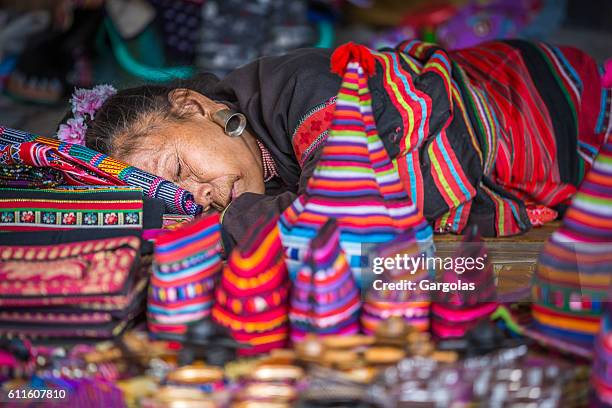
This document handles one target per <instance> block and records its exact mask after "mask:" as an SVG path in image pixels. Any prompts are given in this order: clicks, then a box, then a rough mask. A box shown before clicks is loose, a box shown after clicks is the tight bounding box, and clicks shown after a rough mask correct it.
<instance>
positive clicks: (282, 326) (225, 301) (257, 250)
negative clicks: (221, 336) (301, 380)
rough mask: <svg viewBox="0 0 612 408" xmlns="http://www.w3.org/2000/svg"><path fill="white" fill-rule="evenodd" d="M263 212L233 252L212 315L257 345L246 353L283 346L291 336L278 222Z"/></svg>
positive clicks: (238, 337) (243, 339)
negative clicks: (265, 216) (265, 215)
mask: <svg viewBox="0 0 612 408" xmlns="http://www.w3.org/2000/svg"><path fill="white" fill-rule="evenodd" d="M277 223H278V217H272V218H261V219H260V220H259V221H258V222H257V223H255V224H254V225H253V226H252V227H251V228H250V229H249V232H248V233H247V236H246V238H245V240H244V241H243V242H241V243H239V244H238V246H237V247H236V248H235V249H234V250H233V251H232V253H231V254H230V256H229V259H228V262H227V265H226V266H225V268H224V269H223V274H222V277H221V281H220V282H219V285H218V287H217V290H216V292H215V300H216V301H215V305H214V306H213V312H212V316H213V319H215V320H216V321H217V322H218V323H219V324H221V325H222V326H225V327H227V328H229V329H230V331H231V333H232V336H233V337H234V338H235V339H236V340H237V341H239V342H241V343H245V344H249V345H250V346H251V347H250V348H247V349H242V350H240V353H241V354H242V355H252V354H258V353H264V352H267V351H270V350H272V349H275V348H282V347H284V346H285V345H286V344H287V339H288V337H289V324H288V323H289V322H288V302H289V284H290V283H289V279H288V275H287V266H286V264H285V259H284V256H283V247H282V243H281V241H280V234H279V231H278V227H277Z"/></svg>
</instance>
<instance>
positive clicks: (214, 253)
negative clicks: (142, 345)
mask: <svg viewBox="0 0 612 408" xmlns="http://www.w3.org/2000/svg"><path fill="white" fill-rule="evenodd" d="M219 272H221V227H220V225H219V215H218V214H213V215H209V216H207V217H203V218H201V219H199V220H197V221H195V222H192V223H189V224H185V225H184V226H182V227H180V228H177V229H175V230H172V231H169V232H167V233H164V234H161V235H160V236H159V237H158V238H157V240H156V244H155V256H154V263H153V276H152V277H151V285H150V289H149V297H148V301H147V302H148V324H149V330H150V331H151V332H153V333H156V334H157V335H159V336H163V334H164V333H172V334H183V333H184V332H185V331H186V328H187V325H188V324H190V323H193V322H196V321H198V320H200V319H202V318H204V317H206V316H208V315H209V314H210V309H211V307H212V303H213V293H214V292H213V291H214V287H215V281H216V280H217V279H218V275H219Z"/></svg>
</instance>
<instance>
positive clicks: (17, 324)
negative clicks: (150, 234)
mask: <svg viewBox="0 0 612 408" xmlns="http://www.w3.org/2000/svg"><path fill="white" fill-rule="evenodd" d="M82 232H83V231H82V230H81V231H69V232H64V231H62V232H59V231H50V232H41V233H38V232H37V233H36V234H37V235H39V234H42V235H46V236H47V237H46V240H47V241H48V242H55V244H54V245H28V244H20V243H19V242H30V241H35V240H36V237H32V236H31V234H33V233H12V234H10V236H9V235H8V234H7V235H2V236H0V238H1V240H2V243H1V244H2V245H0V281H1V282H2V285H0V286H1V287H0V309H1V310H0V335H9V336H24V337H29V338H52V337H53V338H111V337H114V336H117V335H119V334H120V333H121V332H123V330H125V329H126V328H127V327H129V326H130V325H131V323H132V322H133V320H134V318H136V317H137V316H138V315H139V314H140V313H142V312H143V311H144V307H143V306H144V298H145V294H146V285H147V281H148V278H147V276H148V269H149V267H150V261H149V262H148V263H147V262H146V261H144V260H143V258H141V249H142V248H141V240H140V238H139V237H138V236H137V235H129V234H132V233H131V232H129V231H127V230H121V231H119V230H114V231H113V234H115V235H116V236H112V237H110V238H103V239H96V240H83V235H84V234H82ZM133 234H137V233H133ZM12 242H15V243H12Z"/></svg>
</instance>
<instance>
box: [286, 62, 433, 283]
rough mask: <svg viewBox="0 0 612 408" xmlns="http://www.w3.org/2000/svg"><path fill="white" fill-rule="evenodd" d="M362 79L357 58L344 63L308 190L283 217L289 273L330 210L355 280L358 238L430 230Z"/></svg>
mask: <svg viewBox="0 0 612 408" xmlns="http://www.w3.org/2000/svg"><path fill="white" fill-rule="evenodd" d="M371 103H372V100H371V96H370V93H369V90H368V85H367V78H366V76H365V75H364V71H363V68H362V67H361V66H360V64H359V63H358V62H351V63H349V64H348V66H347V69H346V73H345V75H344V78H343V82H342V87H341V89H340V92H339V93H338V98H337V101H336V110H335V112H334V117H333V121H332V125H331V129H330V134H329V137H328V138H327V141H326V143H325V146H324V147H323V150H322V153H321V156H320V159H319V162H318V164H317V167H316V169H315V171H314V173H313V176H312V177H311V178H310V180H309V182H308V185H307V188H306V192H305V194H303V195H302V196H300V197H299V198H298V199H297V200H296V201H294V202H293V204H292V205H291V206H290V207H289V208H288V209H287V210H285V212H284V213H283V214H282V216H281V218H280V223H279V226H280V231H281V237H282V240H283V245H284V246H285V247H286V248H287V254H288V257H287V258H288V265H289V272H290V274H291V276H292V277H294V276H295V275H296V274H297V271H298V269H299V267H300V265H301V262H302V261H303V260H304V256H305V254H306V253H307V251H308V246H309V243H310V241H311V240H312V239H313V238H314V237H315V236H316V234H317V231H318V230H319V229H320V227H321V226H322V225H323V224H325V222H326V221H327V220H328V219H329V218H330V217H333V218H335V219H336V221H337V225H338V228H339V230H340V244H341V246H342V249H343V250H344V251H345V253H346V255H347V257H348V261H349V265H350V267H351V269H352V271H353V273H354V274H355V277H356V278H358V279H359V273H360V271H361V268H362V266H363V265H367V264H368V263H367V262H364V261H365V259H364V258H365V257H366V256H365V255H363V254H362V245H363V244H368V243H371V244H374V243H382V242H388V241H391V240H393V239H394V238H395V237H397V236H398V235H400V234H402V233H403V232H404V231H405V230H406V229H408V228H415V231H416V236H417V239H418V240H419V241H423V242H429V241H430V240H431V238H432V231H431V228H430V227H429V225H428V224H427V222H426V221H425V219H424V218H423V217H422V215H421V214H420V213H419V212H418V211H417V209H416V207H415V205H414V204H413V203H412V201H411V200H410V198H409V197H408V194H407V192H406V189H405V188H404V186H403V185H402V182H401V181H400V178H399V176H398V173H397V169H396V168H395V166H394V165H393V164H392V162H391V161H390V160H389V156H388V155H387V152H386V150H385V148H384V147H383V144H382V142H381V140H380V138H379V137H378V134H377V132H376V126H375V124H374V119H373V116H372V108H371Z"/></svg>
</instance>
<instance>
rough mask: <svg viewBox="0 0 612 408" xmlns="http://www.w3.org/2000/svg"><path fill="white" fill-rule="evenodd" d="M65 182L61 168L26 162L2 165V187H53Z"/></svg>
mask: <svg viewBox="0 0 612 408" xmlns="http://www.w3.org/2000/svg"><path fill="white" fill-rule="evenodd" d="M63 183H64V177H63V175H62V173H61V172H60V171H59V170H56V169H52V168H50V167H32V166H27V165H24V164H13V165H6V164H2V165H0V187H10V188H53V187H56V186H58V185H60V184H63Z"/></svg>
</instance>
